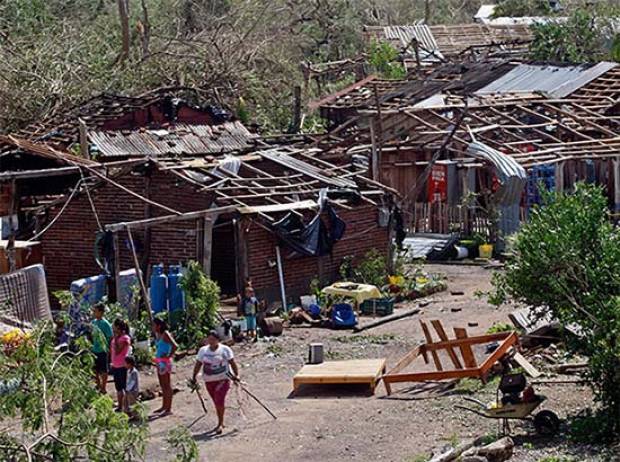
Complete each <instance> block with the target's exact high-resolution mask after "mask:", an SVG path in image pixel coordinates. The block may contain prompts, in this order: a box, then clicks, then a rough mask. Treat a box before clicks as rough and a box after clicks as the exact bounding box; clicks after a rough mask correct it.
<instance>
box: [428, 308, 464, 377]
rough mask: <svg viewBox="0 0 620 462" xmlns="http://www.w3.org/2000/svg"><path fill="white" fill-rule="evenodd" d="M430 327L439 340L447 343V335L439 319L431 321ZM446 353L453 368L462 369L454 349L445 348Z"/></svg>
mask: <svg viewBox="0 0 620 462" xmlns="http://www.w3.org/2000/svg"><path fill="white" fill-rule="evenodd" d="M431 325H432V326H433V327H434V328H435V331H436V332H437V335H438V336H439V338H440V339H441V340H443V341H444V342H448V341H449V339H448V335H447V334H446V331H445V330H444V328H443V325H442V324H441V321H440V320H439V319H433V320H432V321H431ZM446 351H447V352H448V356H450V360H451V361H452V364H453V365H454V367H456V368H457V369H463V366H462V365H461V362H460V361H459V358H458V356H457V355H456V353H455V352H454V349H453V348H452V347H447V348H446Z"/></svg>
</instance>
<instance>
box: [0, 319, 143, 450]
mask: <svg viewBox="0 0 620 462" xmlns="http://www.w3.org/2000/svg"><path fill="white" fill-rule="evenodd" d="M54 345H55V336H54V330H53V328H52V326H51V323H43V324H42V325H40V326H38V327H37V328H36V329H35V330H34V331H33V332H32V333H31V334H30V335H24V336H23V337H22V339H21V341H20V342H19V343H18V345H17V346H16V347H14V348H13V347H12V348H10V349H6V348H3V349H0V377H2V381H3V382H4V383H7V382H8V383H12V382H15V381H16V382H18V383H19V387H18V388H17V389H13V390H12V391H11V392H10V393H1V394H0V420H3V421H6V420H5V419H17V422H19V425H18V426H17V425H15V426H11V427H9V428H7V429H4V430H3V434H2V436H1V441H0V444H1V445H2V450H1V452H2V454H3V456H5V457H6V459H5V458H3V460H15V461H22V460H24V461H25V460H30V459H29V458H28V457H27V455H28V452H29V453H30V454H31V455H32V460H58V461H69V460H96V461H101V462H108V461H109V462H113V461H117V460H134V459H136V458H139V457H140V456H141V455H142V454H143V453H144V441H145V437H146V434H147V427H146V426H142V425H139V426H130V424H129V421H128V417H127V415H125V414H123V413H116V412H114V405H113V402H112V399H111V398H110V397H108V396H102V395H100V394H99V393H98V392H97V391H96V389H95V388H94V387H93V386H92V367H93V356H92V355H91V354H90V352H89V351H90V344H89V343H88V342H87V341H86V339H85V338H84V337H82V338H79V339H77V341H76V347H77V348H78V351H77V352H76V353H74V352H64V353H60V352H57V351H55V349H54ZM13 346H15V345H13ZM35 454H36V457H35V456H34V455H35Z"/></svg>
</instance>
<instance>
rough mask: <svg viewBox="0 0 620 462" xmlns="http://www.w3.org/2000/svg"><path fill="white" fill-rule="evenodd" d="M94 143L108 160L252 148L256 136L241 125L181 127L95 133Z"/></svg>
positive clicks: (91, 132)
mask: <svg viewBox="0 0 620 462" xmlns="http://www.w3.org/2000/svg"><path fill="white" fill-rule="evenodd" d="M88 138H89V140H90V142H91V143H92V144H93V145H95V146H96V147H97V149H99V151H100V152H101V155H102V156H104V157H118V156H122V157H133V156H153V157H164V156H169V155H180V156H183V155H190V156H191V155H194V156H196V155H204V154H220V153H225V152H232V151H240V150H244V149H247V148H249V147H251V145H252V140H253V139H254V138H256V135H254V134H252V133H250V132H249V131H248V129H247V128H245V127H244V126H243V124H242V123H241V122H238V121H235V122H226V123H223V124H219V125H189V124H177V125H171V126H167V127H163V128H162V127H159V128H157V129H136V130H132V131H127V130H92V131H89V133H88Z"/></svg>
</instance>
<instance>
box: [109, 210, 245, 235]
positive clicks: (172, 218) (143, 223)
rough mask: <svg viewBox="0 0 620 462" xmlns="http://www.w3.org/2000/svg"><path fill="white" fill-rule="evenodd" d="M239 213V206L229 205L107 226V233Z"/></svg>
mask: <svg viewBox="0 0 620 462" xmlns="http://www.w3.org/2000/svg"><path fill="white" fill-rule="evenodd" d="M235 211H237V206H235V205H229V206H226V207H217V208H212V209H206V210H198V211H196V212H188V213H183V214H181V215H165V216H163V217H155V218H147V219H144V220H136V221H128V222H121V223H114V224H111V225H105V229H106V231H119V230H123V229H125V228H128V227H129V228H132V229H133V228H148V227H150V226H156V225H161V224H164V223H173V222H176V221H186V220H195V219H197V218H201V217H208V216H215V215H218V214H224V213H233V212H235Z"/></svg>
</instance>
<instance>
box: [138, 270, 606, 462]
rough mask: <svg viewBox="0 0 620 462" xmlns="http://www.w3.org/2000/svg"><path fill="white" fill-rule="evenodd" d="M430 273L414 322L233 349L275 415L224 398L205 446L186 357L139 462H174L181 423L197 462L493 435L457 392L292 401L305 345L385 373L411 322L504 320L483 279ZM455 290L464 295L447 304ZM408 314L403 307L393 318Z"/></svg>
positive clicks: (567, 453)
mask: <svg viewBox="0 0 620 462" xmlns="http://www.w3.org/2000/svg"><path fill="white" fill-rule="evenodd" d="M427 270H428V271H431V272H440V273H443V274H445V275H447V278H448V291H447V292H443V293H440V294H435V295H433V296H431V297H429V300H432V302H431V303H430V304H429V305H428V306H426V307H424V308H422V312H421V313H420V314H418V315H414V316H412V317H409V318H405V319H401V320H398V321H394V322H391V323H388V324H385V325H383V326H380V327H376V328H374V329H370V330H368V331H365V332H362V333H360V334H352V333H351V332H350V331H332V330H328V329H311V328H292V329H287V330H285V333H284V334H283V336H282V337H280V338H277V339H275V340H273V341H268V342H267V341H260V342H258V343H256V344H244V345H236V346H235V347H234V348H233V349H234V351H235V354H236V356H237V359H238V362H239V364H240V366H241V375H242V379H243V380H244V381H245V382H247V384H248V387H249V389H251V390H252V391H253V392H254V393H255V394H256V395H257V396H259V397H260V398H261V399H262V400H264V401H265V403H266V404H267V405H268V406H269V407H270V408H271V409H272V410H273V411H274V412H275V413H276V414H277V416H278V419H277V420H273V419H272V418H271V417H270V416H269V415H268V414H267V413H266V412H265V411H264V410H262V409H261V408H260V407H259V406H258V405H257V404H256V403H254V402H253V401H249V400H248V399H247V398H239V396H241V394H240V393H239V394H237V393H236V392H234V391H232V392H231V393H230V394H229V401H228V403H229V405H230V406H231V409H230V410H229V413H228V415H227V422H226V423H227V428H226V430H225V432H224V434H223V435H221V436H217V437H215V436H212V435H211V434H209V430H211V429H212V428H213V427H214V425H215V416H214V412H213V410H212V407H211V403H210V402H209V401H208V402H207V405H208V409H209V414H208V415H207V416H206V417H203V418H201V419H199V420H198V421H196V419H197V418H199V417H200V416H201V415H203V411H202V408H201V406H200V403H199V401H198V398H197V396H196V395H195V394H192V393H190V391H189V390H188V388H187V386H186V379H187V378H188V377H189V376H190V375H191V371H192V366H193V358H186V359H185V360H183V361H180V362H179V363H178V364H177V367H176V372H175V374H174V375H173V383H174V384H175V386H176V387H178V388H179V389H180V392H179V393H177V394H176V395H175V398H174V415H172V416H168V417H165V418H161V419H157V420H154V421H152V422H151V423H150V430H151V436H150V439H149V441H148V446H147V460H170V459H171V457H172V455H171V454H170V453H169V451H168V446H167V443H166V435H167V432H168V431H169V430H170V429H171V428H173V427H175V426H180V425H184V426H189V427H190V431H191V432H192V434H193V435H194V438H195V440H196V441H197V443H198V446H199V448H200V452H201V460H204V461H209V462H221V461H222V462H223V461H226V462H237V461H243V462H247V461H249V460H260V461H261V462H271V461H274V462H275V461H277V462H283V461H348V460H353V461H398V462H414V461H415V462H418V461H423V460H427V459H426V458H425V457H428V456H429V455H430V454H431V453H437V452H440V451H441V450H442V449H445V448H446V446H449V445H454V444H457V443H458V442H460V441H465V440H467V439H469V438H473V437H477V436H481V435H484V434H492V433H494V432H495V431H497V423H496V421H491V420H488V419H484V418H482V417H479V416H477V415H474V414H471V413H468V412H466V411H463V410H459V409H455V407H454V406H455V405H456V404H465V403H464V402H463V395H462V394H459V393H457V392H456V391H455V389H451V390H447V391H444V392H437V391H428V390H422V387H421V386H419V385H418V386H414V384H400V386H397V387H396V393H394V394H393V395H392V396H390V397H387V396H386V393H385V389H384V388H383V385H380V386H379V387H377V390H376V394H375V396H370V395H369V393H368V391H367V389H366V388H364V387H361V388H360V387H351V386H349V387H334V386H312V387H305V388H302V389H301V390H300V392H299V393H298V394H297V395H296V396H291V392H292V378H293V375H294V374H295V373H296V372H297V371H298V370H299V369H300V368H301V367H302V366H303V364H304V361H305V359H306V356H307V345H308V344H309V343H311V342H323V343H324V344H325V351H326V359H327V360H335V359H353V358H386V359H387V361H388V366H390V365H391V366H393V365H394V364H395V363H396V361H397V360H398V359H399V358H400V357H401V356H402V355H404V354H405V353H406V352H407V351H408V350H410V349H411V348H412V347H414V346H415V345H416V344H418V343H420V342H422V341H423V335H422V332H421V329H420V324H419V320H420V319H425V320H430V319H440V320H441V321H442V322H443V324H444V326H445V327H446V330H447V331H448V332H451V331H452V327H467V329H468V332H469V334H470V335H475V334H482V333H485V332H486V330H487V329H488V328H489V327H490V326H492V325H493V324H494V323H496V322H508V318H507V314H508V312H509V311H510V308H509V307H506V308H501V309H497V308H495V307H492V306H490V305H489V304H488V303H486V301H484V300H481V299H479V298H478V297H476V296H475V292H476V291H477V290H482V291H484V290H488V289H489V288H490V278H491V271H490V270H487V269H484V268H482V267H479V266H454V265H450V266H447V265H428V266H427ZM452 292H455V294H454V295H453V294H452ZM459 292H462V293H463V295H457V294H456V293H459ZM415 304H416V303H409V304H402V305H400V306H399V307H397V309H396V310H404V309H407V308H411V307H413V306H415ZM471 323H475V324H477V325H474V324H471ZM444 361H445V360H444ZM446 364H447V362H446ZM155 381H156V377H155V376H154V375H152V374H149V373H147V372H144V373H143V378H142V385H143V386H145V385H146V386H148V385H149V384H152V383H154V382H155ZM397 385H399V384H397ZM495 386H496V383H495V385H489V386H487V387H486V388H484V389H483V390H480V391H475V393H474V394H473V395H472V396H475V397H476V398H479V399H481V400H482V401H485V402H486V401H490V400H491V399H492V398H493V397H494V394H495ZM537 392H538V393H541V394H544V395H546V396H547V397H548V401H547V402H546V403H544V404H543V407H544V408H548V409H552V410H554V411H555V412H556V413H558V414H559V416H560V417H561V418H562V419H564V418H565V417H566V416H567V415H570V414H574V413H576V412H578V411H579V410H581V409H583V408H584V407H587V406H588V405H590V404H591V394H590V392H589V390H588V389H587V388H585V387H583V386H577V385H574V384H567V385H554V386H538V387H537ZM203 396H205V397H206V393H205V391H204V390H203ZM159 404H160V403H159V399H157V400H154V401H149V402H147V406H148V408H149V409H155V408H156V407H159ZM513 435H514V436H515V441H516V443H517V447H516V453H515V456H514V458H513V460H515V461H519V462H538V461H540V460H543V459H544V458H545V457H551V458H550V459H547V460H548V461H554V462H559V461H569V460H570V461H597V460H609V459H608V456H602V455H600V453H601V451H600V449H597V448H584V447H583V446H579V447H577V446H572V445H571V444H569V443H568V442H566V438H565V437H562V436H559V437H556V438H554V439H543V438H539V437H536V436H533V431H532V429H531V428H530V427H529V426H528V425H527V424H520V425H515V426H513ZM553 457H555V458H553Z"/></svg>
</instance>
